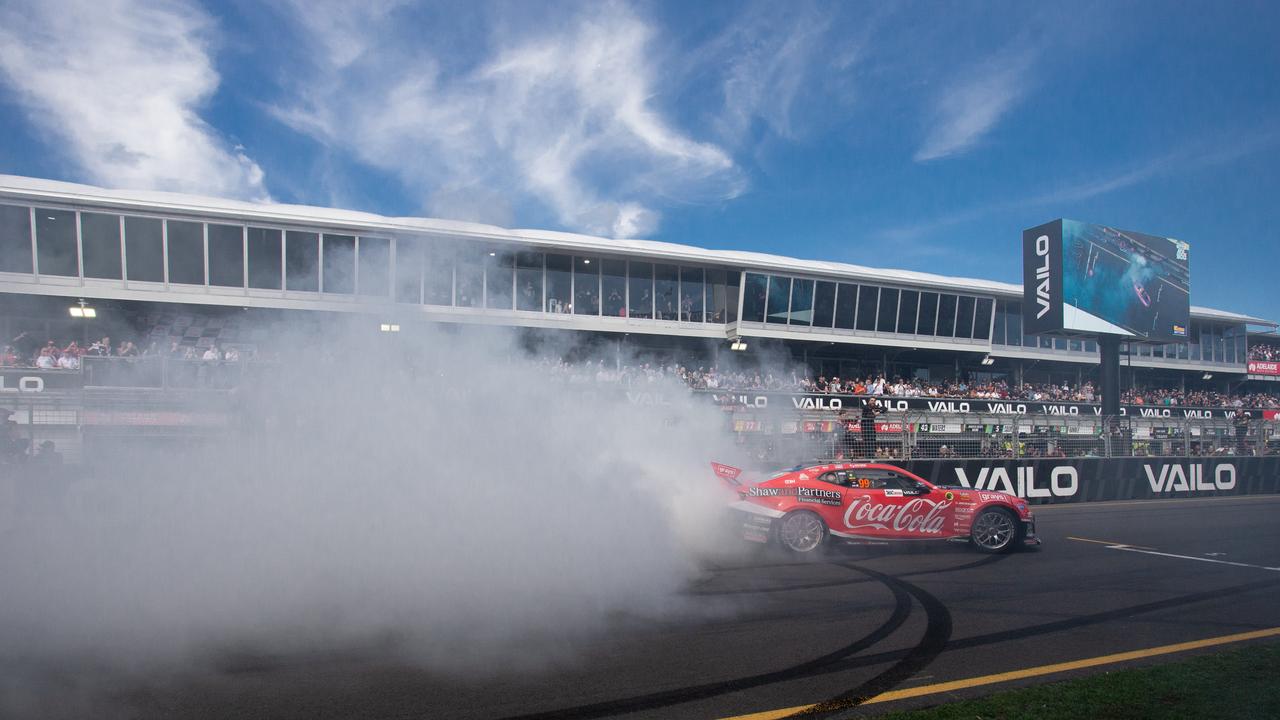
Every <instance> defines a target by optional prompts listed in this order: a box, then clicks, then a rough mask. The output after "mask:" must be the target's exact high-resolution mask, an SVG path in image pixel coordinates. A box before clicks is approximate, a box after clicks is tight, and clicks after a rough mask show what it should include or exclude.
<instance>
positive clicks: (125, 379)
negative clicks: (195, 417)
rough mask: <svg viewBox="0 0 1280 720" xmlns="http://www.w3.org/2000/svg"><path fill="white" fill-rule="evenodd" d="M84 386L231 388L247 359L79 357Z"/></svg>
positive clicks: (235, 383) (236, 385)
mask: <svg viewBox="0 0 1280 720" xmlns="http://www.w3.org/2000/svg"><path fill="white" fill-rule="evenodd" d="M81 364H82V367H83V372H84V384H85V386H86V387H110V388H138V389H156V390H167V389H180V390H232V389H235V388H236V387H239V385H240V382H241V380H242V379H243V375H244V372H245V370H244V369H245V366H246V365H247V363H245V362H242V361H229V360H184V359H178V358H167V357H162V356H154V355H153V356H142V357H94V356H91V355H87V356H85V357H83V358H81Z"/></svg>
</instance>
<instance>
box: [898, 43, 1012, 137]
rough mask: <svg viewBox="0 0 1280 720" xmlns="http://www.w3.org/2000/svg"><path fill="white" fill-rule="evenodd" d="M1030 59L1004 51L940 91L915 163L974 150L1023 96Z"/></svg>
mask: <svg viewBox="0 0 1280 720" xmlns="http://www.w3.org/2000/svg"><path fill="white" fill-rule="evenodd" d="M1033 60H1034V58H1033V56H1032V54H1031V53H1028V52H1005V53H1002V54H1001V55H999V56H998V57H996V58H994V59H993V60H990V61H988V62H987V63H985V64H983V65H981V66H979V67H977V68H974V69H972V70H971V71H970V74H969V76H968V77H966V78H963V79H960V80H958V81H957V82H955V83H954V84H950V85H948V86H947V87H946V88H945V89H943V90H942V92H941V93H939V95H938V96H937V97H936V98H935V99H934V107H933V110H932V118H931V124H930V127H929V129H928V131H927V132H926V133H925V138H924V142H923V144H922V145H921V146H920V149H919V150H917V151H916V154H915V159H916V161H917V162H925V161H927V160H936V159H939V158H944V157H948V156H951V155H957V154H960V153H963V152H965V151H966V150H968V149H970V148H971V147H973V145H974V144H975V143H977V142H978V141H979V140H981V139H982V136H984V135H986V134H987V132H988V131H990V130H991V129H992V128H993V127H995V125H996V123H998V122H999V121H1000V118H1001V117H1003V116H1004V114H1005V113H1006V112H1008V111H1009V109H1010V108H1012V107H1013V106H1014V104H1015V103H1016V102H1017V101H1018V100H1019V99H1021V98H1022V96H1023V95H1024V94H1025V93H1026V91H1027V88H1028V86H1029V80H1030V78H1029V77H1028V76H1029V74H1030V70H1031V66H1032V64H1033Z"/></svg>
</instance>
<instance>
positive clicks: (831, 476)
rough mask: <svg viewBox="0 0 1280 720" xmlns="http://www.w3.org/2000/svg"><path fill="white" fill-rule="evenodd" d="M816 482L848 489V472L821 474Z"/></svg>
mask: <svg viewBox="0 0 1280 720" xmlns="http://www.w3.org/2000/svg"><path fill="white" fill-rule="evenodd" d="M818 480H820V481H822V482H825V483H831V484H832V485H839V486H840V487H849V471H848V470H833V471H831V472H827V473H823V474H822V475H820V476H819V477H818Z"/></svg>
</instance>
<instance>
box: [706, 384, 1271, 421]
mask: <svg viewBox="0 0 1280 720" xmlns="http://www.w3.org/2000/svg"><path fill="white" fill-rule="evenodd" d="M697 392H699V393H701V394H705V395H709V396H710V397H711V399H712V401H713V402H715V403H716V404H718V405H721V406H723V407H726V408H730V407H736V408H739V409H743V408H745V409H751V410H759V411H782V410H789V411H830V412H840V411H842V410H843V411H847V412H846V414H845V418H846V419H847V420H848V421H850V422H854V423H856V422H857V420H858V419H859V417H860V414H861V412H862V406H863V405H864V404H865V403H866V402H867V400H868V398H867V396H865V395H825V394H819V393H812V394H796V393H779V392H750V391H747V392H741V391H717V390H703V391H697ZM876 399H877V400H878V401H879V403H880V406H881V407H882V408H883V409H884V410H885V412H890V413H907V412H910V413H921V414H932V415H959V414H966V415H967V414H977V415H994V416H1017V415H1060V416H1062V417H1064V418H1079V419H1081V420H1083V419H1085V418H1096V417H1100V416H1101V415H1102V406H1101V405H1098V404H1094V403H1075V402H1054V401H1031V400H954V399H932V398H894V397H878V398H876ZM1235 413H1236V411H1235V409H1234V408H1220V407H1219V408H1193V407H1183V406H1181V405H1122V406H1121V407H1120V414H1121V415H1123V416H1126V417H1134V418H1154V419H1160V418H1165V419H1171V420H1172V419H1177V420H1182V419H1187V418H1192V419H1199V420H1209V419H1215V418H1216V419H1231V418H1233V417H1235ZM1254 414H1255V416H1256V415H1258V412H1255V413H1254Z"/></svg>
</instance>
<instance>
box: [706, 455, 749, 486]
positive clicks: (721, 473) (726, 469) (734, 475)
mask: <svg viewBox="0 0 1280 720" xmlns="http://www.w3.org/2000/svg"><path fill="white" fill-rule="evenodd" d="M711 471H712V472H713V473H715V474H716V477H718V478H720V479H721V480H723V481H724V482H725V484H726V485H728V486H729V487H731V488H734V489H737V488H739V487H741V486H742V481H741V480H739V479H738V478H739V477H740V476H741V475H742V468H736V467H734V466H732V465H725V464H723V463H718V462H715V461H712V463H711Z"/></svg>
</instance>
